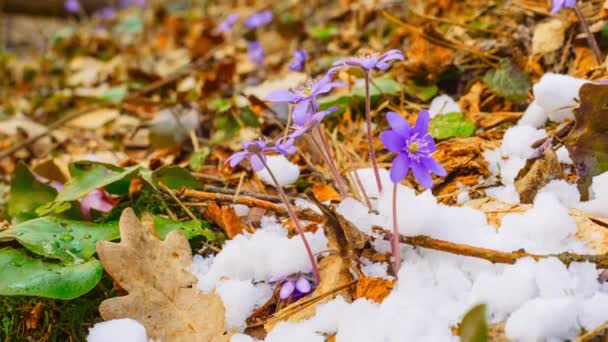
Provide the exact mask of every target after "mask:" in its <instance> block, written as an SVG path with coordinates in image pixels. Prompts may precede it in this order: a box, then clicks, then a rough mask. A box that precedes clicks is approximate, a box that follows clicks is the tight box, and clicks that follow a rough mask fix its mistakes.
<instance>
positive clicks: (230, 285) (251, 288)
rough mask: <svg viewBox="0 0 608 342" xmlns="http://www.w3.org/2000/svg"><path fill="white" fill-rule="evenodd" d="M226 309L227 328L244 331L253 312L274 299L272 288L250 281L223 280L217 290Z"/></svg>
mask: <svg viewBox="0 0 608 342" xmlns="http://www.w3.org/2000/svg"><path fill="white" fill-rule="evenodd" d="M216 290H217V292H218V294H219V295H220V297H222V302H224V306H225V308H226V327H227V328H228V329H229V330H230V329H233V328H237V329H239V330H240V331H243V330H244V329H245V327H246V326H247V323H246V322H245V320H246V319H247V317H249V315H250V314H251V313H252V312H253V310H254V309H255V308H256V307H258V306H260V305H262V304H264V303H265V302H267V301H268V300H269V299H270V297H272V286H270V285H269V284H265V283H259V284H256V285H254V284H252V283H251V281H250V280H233V279H227V280H221V281H220V282H219V283H218V284H217V288H216Z"/></svg>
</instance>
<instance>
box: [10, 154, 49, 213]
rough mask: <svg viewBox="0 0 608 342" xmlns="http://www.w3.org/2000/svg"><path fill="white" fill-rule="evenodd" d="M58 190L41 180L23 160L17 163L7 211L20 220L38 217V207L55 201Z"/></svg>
mask: <svg viewBox="0 0 608 342" xmlns="http://www.w3.org/2000/svg"><path fill="white" fill-rule="evenodd" d="M55 197H57V190H55V189H54V188H53V187H52V186H50V185H47V184H44V183H42V182H39V181H38V180H37V179H36V177H35V176H34V174H33V173H32V172H31V171H30V169H29V168H28V167H27V166H26V165H25V163H23V162H19V163H17V167H16V168H15V174H14V175H13V180H12V182H11V190H10V192H9V194H8V203H7V212H8V214H9V215H10V216H11V217H15V218H16V219H17V220H18V221H23V220H27V219H32V218H35V217H38V216H37V215H36V209H37V208H38V207H40V206H43V205H45V204H48V203H51V202H53V200H54V199H55Z"/></svg>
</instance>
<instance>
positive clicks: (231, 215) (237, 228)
mask: <svg viewBox="0 0 608 342" xmlns="http://www.w3.org/2000/svg"><path fill="white" fill-rule="evenodd" d="M203 215H204V216H205V217H206V218H207V219H208V220H209V221H211V222H213V223H215V224H217V225H218V226H219V227H220V228H222V229H224V231H225V232H226V236H228V238H229V239H232V238H233V237H235V236H237V235H239V234H242V233H243V231H248V232H250V233H253V230H252V229H251V228H250V227H249V226H247V225H246V224H245V223H243V221H242V220H241V218H240V217H239V216H238V215H237V214H236V212H235V210H234V208H233V207H231V206H222V207H221V208H220V207H219V206H218V205H217V203H215V202H210V203H209V204H208V205H207V209H205V211H204V212H203Z"/></svg>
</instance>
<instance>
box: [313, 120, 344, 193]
mask: <svg viewBox="0 0 608 342" xmlns="http://www.w3.org/2000/svg"><path fill="white" fill-rule="evenodd" d="M317 133H318V132H317ZM309 137H310V140H311V141H312V143H313V144H314V145H315V147H316V148H317V150H318V152H319V154H321V157H322V158H323V161H324V162H325V164H327V166H328V167H329V171H330V172H331V173H332V175H333V176H334V179H335V181H336V184H337V185H338V190H339V191H340V195H341V196H342V197H344V196H346V194H347V193H345V192H344V190H343V188H342V183H341V182H340V180H341V179H342V176H340V173H339V172H338V169H336V168H335V166H334V164H333V163H332V160H331V156H330V155H329V154H326V153H325V151H324V148H323V146H322V142H320V141H319V140H321V137H319V136H318V134H315V131H314V130H312V131H311V132H310V133H309Z"/></svg>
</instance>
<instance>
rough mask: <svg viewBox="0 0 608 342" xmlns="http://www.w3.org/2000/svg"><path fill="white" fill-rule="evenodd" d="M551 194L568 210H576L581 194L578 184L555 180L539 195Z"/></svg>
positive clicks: (542, 189)
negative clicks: (543, 193)
mask: <svg viewBox="0 0 608 342" xmlns="http://www.w3.org/2000/svg"><path fill="white" fill-rule="evenodd" d="M542 192H550V193H552V194H553V195H555V197H556V198H557V199H558V200H559V202H560V203H561V204H562V205H564V206H565V207H567V208H576V207H577V206H578V205H579V204H580V201H579V198H580V196H581V195H580V193H579V192H578V188H577V187H576V184H571V183H568V182H567V181H565V180H563V179H555V180H552V181H551V182H549V183H548V184H547V185H545V186H544V187H542V188H541V189H540V190H539V193H542Z"/></svg>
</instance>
